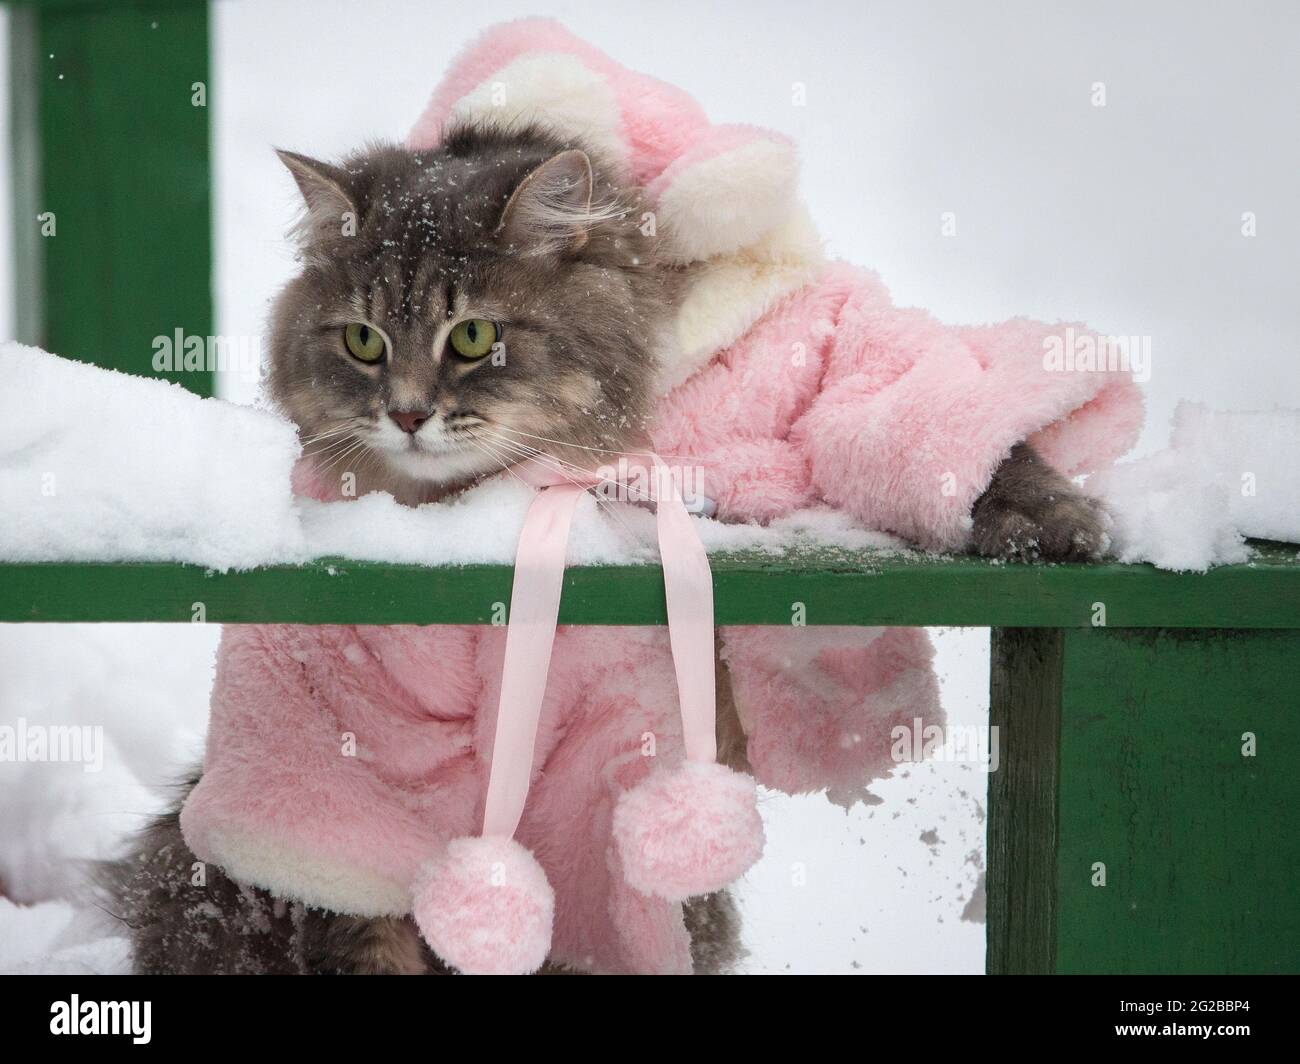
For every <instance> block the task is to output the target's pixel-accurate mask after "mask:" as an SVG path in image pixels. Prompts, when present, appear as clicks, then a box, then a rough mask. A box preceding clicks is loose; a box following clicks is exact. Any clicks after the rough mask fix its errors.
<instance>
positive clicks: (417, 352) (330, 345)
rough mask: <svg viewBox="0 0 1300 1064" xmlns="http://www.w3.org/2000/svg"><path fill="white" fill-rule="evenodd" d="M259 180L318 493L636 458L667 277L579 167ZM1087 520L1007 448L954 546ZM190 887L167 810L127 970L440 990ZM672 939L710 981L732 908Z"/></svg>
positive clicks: (355, 928)
mask: <svg viewBox="0 0 1300 1064" xmlns="http://www.w3.org/2000/svg"><path fill="white" fill-rule="evenodd" d="M281 158H282V160H283V161H284V163H285V165H286V166H287V167H288V169H289V170H290V172H291V173H292V175H293V177H294V179H295V181H296V182H297V184H298V187H299V189H300V191H301V193H302V196H303V199H304V201H305V204H306V211H305V215H304V217H303V220H302V222H301V224H300V225H299V226H298V229H297V239H298V241H299V246H300V250H301V259H302V269H301V271H300V272H299V274H298V275H297V276H296V277H295V278H293V279H292V280H291V281H290V282H289V283H288V285H287V286H286V288H285V289H284V291H283V292H282V293H281V294H280V296H279V297H278V299H277V300H276V303H275V305H274V308H273V312H272V326H271V343H270V345H269V347H270V372H269V377H268V388H269V393H270V396H271V398H272V399H273V400H274V402H275V404H276V405H277V406H278V407H279V409H280V410H281V411H283V412H284V413H285V414H286V415H287V416H288V417H289V418H291V419H292V420H293V421H294V422H295V423H296V425H297V426H298V428H299V432H300V436H301V439H302V442H303V446H304V453H305V454H306V455H308V456H310V457H311V459H312V461H313V463H314V465H315V467H316V468H317V469H318V470H320V471H321V472H322V475H335V476H337V475H338V474H339V473H341V472H342V471H343V470H345V469H346V470H347V471H349V472H350V473H352V474H353V475H355V477H356V485H355V491H356V493H357V494H358V495H360V494H364V493H366V492H370V491H387V492H389V493H391V494H392V495H393V496H394V497H395V498H396V499H397V500H399V501H400V502H403V503H407V504H411V505H415V504H419V503H422V502H426V501H429V500H432V499H436V498H440V497H442V496H444V495H447V494H449V493H452V492H455V491H457V490H459V489H460V488H463V487H464V486H466V485H468V484H471V483H473V482H474V481H476V480H478V479H480V478H482V477H486V476H491V475H496V474H499V473H501V472H502V471H503V470H505V469H507V467H509V466H510V465H512V464H513V463H515V462H517V461H519V460H521V459H524V458H528V457H530V456H532V455H535V454H537V453H538V452H539V451H540V452H542V453H544V454H546V455H550V456H552V457H553V458H555V459H559V460H562V461H566V462H572V463H575V464H578V465H582V466H584V467H591V466H592V465H593V464H595V463H596V462H598V461H600V460H602V459H607V458H609V457H611V456H613V455H617V454H618V453H620V452H624V451H626V450H628V449H629V448H631V447H634V446H639V445H640V442H641V441H642V440H643V439H644V438H645V435H646V429H647V426H648V424H649V418H650V416H651V409H652V399H653V396H652V388H651V381H652V376H653V370H654V367H655V363H656V358H657V356H658V352H659V351H660V349H661V347H662V345H664V344H667V343H669V342H670V340H669V335H670V322H671V320H672V315H673V311H674V307H675V301H676V299H677V298H678V296H679V294H680V293H681V292H682V290H683V285H684V284H685V283H686V281H687V276H686V275H687V273H688V272H689V269H690V267H681V266H667V265H664V264H663V263H662V262H660V261H659V259H658V258H657V256H656V253H655V245H654V240H653V237H647V236H646V235H645V234H644V233H642V232H641V231H640V230H638V229H637V228H636V227H635V226H634V224H633V220H634V219H636V218H638V216H639V205H640V202H641V193H640V192H639V191H638V190H637V189H635V188H631V187H626V186H625V185H624V184H622V183H621V182H620V179H619V176H618V171H617V170H616V169H615V168H614V167H611V166H609V165H607V164H605V163H604V162H602V160H601V158H600V155H599V153H598V152H597V151H595V150H593V149H592V148H591V147H590V146H589V145H584V144H581V143H578V142H576V141H574V140H570V139H564V138H560V137H558V136H556V135H554V134H552V133H550V132H548V131H547V130H545V129H543V128H540V127H532V126H523V127H520V128H515V129H510V130H505V131H503V130H501V129H499V128H496V127H480V126H475V125H472V124H470V125H465V126H462V127H461V128H459V129H457V130H455V131H454V132H453V133H452V134H451V135H450V136H448V137H447V138H445V140H444V141H443V143H442V145H441V146H440V147H438V148H436V149H433V150H430V151H425V152H414V151H410V150H407V149H404V148H400V147H396V146H388V145H380V146H372V147H369V148H367V149H365V150H364V151H362V152H360V153H358V154H355V155H353V156H351V157H350V158H348V159H346V160H344V161H343V162H341V163H340V164H338V165H329V164H326V163H322V162H318V161H315V160H312V159H309V158H307V157H305V156H301V155H296V154H293V153H289V152H282V153H281ZM539 445H540V446H539ZM1105 520H1106V519H1105V515H1104V513H1103V512H1102V511H1101V510H1100V509H1099V508H1098V506H1097V504H1096V503H1094V502H1093V501H1092V500H1090V499H1089V498H1088V497H1086V496H1085V495H1083V494H1082V493H1081V492H1080V491H1079V489H1078V488H1076V487H1075V486H1074V485H1073V484H1072V483H1071V482H1070V481H1068V480H1067V479H1066V478H1065V477H1063V476H1062V475H1061V474H1059V473H1057V472H1056V471H1054V470H1053V469H1052V468H1051V467H1050V466H1048V465H1047V464H1046V463H1045V462H1043V461H1042V460H1041V459H1040V458H1039V457H1038V455H1036V454H1035V453H1034V451H1033V449H1032V448H1031V447H1030V446H1029V445H1027V444H1025V443H1020V444H1017V445H1016V446H1015V448H1014V449H1013V450H1012V452H1011V454H1010V456H1009V457H1008V458H1007V460H1006V461H1005V462H1004V463H1003V465H1002V466H1001V467H1000V468H999V469H998V470H997V472H996V474H995V475H994V477H993V480H992V482H991V484H990V486H989V487H988V489H987V490H986V491H985V492H984V493H983V495H981V496H980V497H979V499H978V500H977V502H976V503H975V506H974V509H973V511H972V514H971V521H972V525H971V540H972V544H973V548H974V549H975V550H976V551H977V552H978V553H980V554H982V555H985V556H989V557H999V558H1012V559H1031V558H1041V559H1046V560H1082V559H1090V558H1095V557H1097V556H1099V555H1100V553H1101V552H1102V551H1103V550H1104V547H1105V545H1106V534H1105ZM720 664H721V663H720ZM727 682H728V680H727V675H726V671H725V668H720V669H719V687H720V691H719V694H720V698H719V724H718V727H719V738H720V743H719V746H720V759H721V760H723V761H724V763H728V764H730V765H732V767H742V766H743V765H744V763H745V755H744V736H743V733H742V732H741V730H740V726H739V722H738V720H737V719H736V715H735V712H734V709H733V708H732V707H731V703H730V699H729V697H728V695H727V691H726V689H725V688H726V685H727ZM196 779H197V777H196ZM196 779H192V780H190V781H189V783H188V784H187V785H186V786H185V787H184V788H183V791H184V793H188V791H189V790H190V789H192V787H193V786H194V784H195V782H196ZM183 796H184V795H182V798H183ZM178 808H179V807H178ZM197 866H198V863H197V862H196V860H195V858H194V855H193V854H192V853H191V852H190V851H189V849H188V848H187V846H186V844H185V841H184V839H183V837H182V834H181V830H180V826H179V819H178V816H177V812H176V810H173V811H171V812H169V813H167V814H165V815H164V816H162V817H160V818H158V819H157V820H155V821H154V822H153V823H152V824H151V825H150V826H148V827H147V828H146V829H145V830H144V832H143V833H142V834H141V836H140V837H139V839H138V840H137V841H136V843H135V845H134V848H133V851H132V852H131V853H130V854H129V855H128V856H127V858H125V859H124V860H123V861H122V862H120V863H119V864H118V865H116V866H115V867H114V869H113V871H112V875H111V879H112V890H113V892H114V895H115V901H114V905H115V911H116V912H117V913H118V914H119V915H120V916H121V918H122V919H123V920H124V922H125V923H126V925H127V926H128V928H129V929H130V934H131V938H132V943H133V947H134V956H135V965H136V968H137V969H138V970H139V971H142V972H278V973H291V972H301V973H309V972H310V973H378V972H392V973H443V972H446V971H448V968H447V966H446V965H445V964H443V962H442V961H441V960H440V959H439V958H437V957H436V956H434V955H433V954H432V953H431V952H430V950H429V949H428V947H427V946H426V945H425V944H424V943H423V941H422V940H421V938H420V935H419V933H418V931H417V929H416V928H415V925H414V923H413V922H412V921H411V920H410V919H409V918H397V917H385V918H377V919H367V918H360V917H354V916H344V915H340V914H335V913H327V912H323V911H321V910H313V909H309V908H307V907H305V906H303V905H301V904H298V903H291V902H285V901H282V900H279V899H276V898H275V897H273V896H272V895H270V894H269V893H268V892H266V891H264V890H261V889H254V888H250V887H246V886H241V885H240V884H237V883H235V882H234V881H232V880H230V879H229V878H227V877H226V876H225V875H224V874H223V873H222V872H221V870H220V869H215V868H208V869H207V870H206V875H207V880H206V883H205V888H206V889H205V890H204V891H203V893H202V895H201V901H200V902H196V900H195V898H196V893H195V888H194V887H193V886H192V885H191V877H192V876H193V875H194V874H195V873H194V869H195V868H196V867H197ZM214 906H215V907H216V908H217V909H218V910H219V913H218V914H217V917H216V918H215V919H214V918H213V913H212V908H213V907H214ZM685 916H686V923H687V927H688V930H689V931H690V933H691V941H692V959H693V961H694V965H695V969H696V970H697V971H722V970H726V969H728V968H729V967H730V966H732V965H733V964H734V962H735V961H736V959H737V957H738V956H739V955H740V948H739V932H738V925H739V921H738V919H737V914H736V909H735V906H734V904H733V902H732V900H731V899H730V898H729V897H728V896H727V895H726V894H725V893H719V894H713V895H708V896H705V897H703V898H696V899H693V900H692V901H691V902H690V903H688V904H687V906H686V909H685ZM569 971H570V970H569V969H566V968H562V967H560V966H557V965H549V964H548V965H547V966H545V967H544V968H543V969H542V972H543V973H545V974H567V973H568V972H569Z"/></svg>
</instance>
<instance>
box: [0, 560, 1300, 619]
mask: <svg viewBox="0 0 1300 1064" xmlns="http://www.w3.org/2000/svg"><path fill="white" fill-rule="evenodd" d="M713 570H714V588H715V594H716V606H717V619H718V623H719V624H789V623H790V622H791V620H792V617H793V615H794V610H795V608H796V605H797V604H800V603H802V605H803V608H804V614H805V616H806V621H807V623H808V624H814V625H823V624H862V625H967V626H991V627H997V626H1016V627H1062V628H1064V627H1075V626H1087V625H1090V624H1091V623H1092V617H1093V605H1094V603H1096V602H1098V601H1103V602H1105V603H1106V606H1107V611H1108V621H1109V623H1111V624H1120V623H1122V624H1124V625H1126V626H1129V627H1152V626H1166V627H1198V626H1199V627H1203V626H1205V625H1207V624H1210V623H1214V624H1219V625H1231V626H1233V627H1237V628H1295V627H1300V561H1297V559H1296V549H1295V548H1294V547H1280V546H1263V547H1261V548H1260V549H1259V551H1258V555H1257V558H1256V560H1255V561H1254V562H1253V563H1251V564H1247V565H1234V566H1225V567H1223V568H1221V569H1216V570H1213V571H1211V572H1209V573H1205V574H1179V573H1167V572H1160V571H1158V570H1156V569H1153V568H1151V567H1150V566H1131V565H999V564H995V563H992V562H987V561H983V560H981V559H978V558H939V557H933V556H928V555H924V554H917V553H912V552H906V551H898V552H874V551H867V552H862V553H848V552H844V551H832V550H822V551H807V552H802V553H791V554H787V555H782V556H774V555H752V554H750V555H745V554H736V555H723V556H715V557H714V558H713ZM511 572H512V570H511V568H510V567H509V566H503V565H469V566H459V567H446V568H431V567H424V566H417V565H387V564H380V563H372V562H355V561H344V560H341V559H326V560H323V561H319V562H314V563H312V564H309V565H304V566H272V567H269V568H266V569H258V570H252V571H248V572H230V573H225V574H218V573H213V572H210V571H207V570H204V569H202V568H200V567H197V566H187V565H172V564H154V563H140V564H97V563H85V564H48V565H16V564H0V621H187V620H189V619H190V614H191V608H192V604H193V603H195V602H203V603H205V605H206V611H207V618H208V619H209V620H211V621H222V622H227V623H244V622H264V621H275V622H294V623H300V624H343V623H348V624H484V623H490V621H491V620H492V617H493V604H494V603H497V602H506V601H508V600H509V595H510V582H511ZM560 618H561V620H562V621H563V623H565V624H614V625H618V624H626V625H631V624H663V623H664V622H665V620H666V617H665V612H664V593H663V576H662V573H661V572H660V570H659V569H658V568H657V567H656V566H641V565H636V566H606V567H590V568H572V569H570V570H569V571H568V573H567V575H566V577H565V589H564V599H563V602H562V605H561V609H560Z"/></svg>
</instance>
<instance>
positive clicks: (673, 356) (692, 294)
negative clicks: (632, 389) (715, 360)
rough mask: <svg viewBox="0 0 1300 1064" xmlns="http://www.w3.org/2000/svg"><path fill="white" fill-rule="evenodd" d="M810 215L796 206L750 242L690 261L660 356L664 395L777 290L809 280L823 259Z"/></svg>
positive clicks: (739, 332) (737, 333)
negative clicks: (670, 337) (688, 278)
mask: <svg viewBox="0 0 1300 1064" xmlns="http://www.w3.org/2000/svg"><path fill="white" fill-rule="evenodd" d="M825 261H826V260H825V256H824V254H823V252H822V247H821V240H820V238H819V237H818V235H817V230H816V229H815V228H814V227H813V224H812V219H811V218H809V217H808V214H807V212H806V211H805V210H804V209H803V208H798V209H797V210H796V211H795V212H794V213H793V214H792V215H791V216H790V217H789V218H788V219H787V220H786V221H785V222H784V223H783V224H781V225H779V226H778V227H777V228H776V229H773V230H772V231H771V232H769V233H768V234H767V235H766V236H765V237H763V238H762V239H761V240H759V241H758V242H757V243H756V244H753V245H751V246H750V247H747V248H742V249H741V250H740V251H738V252H736V253H735V254H732V255H727V256H721V257H719V258H717V259H714V260H712V261H710V262H708V263H705V264H703V265H701V266H699V267H696V271H697V273H698V279H697V280H696V281H695V283H694V284H693V285H692V287H691V288H690V290H689V291H687V293H686V294H685V296H684V297H683V299H682V304H681V308H680V310H679V311H678V313H677V327H676V337H675V341H676V342H675V343H674V345H673V347H672V349H671V350H670V351H668V352H667V353H665V354H664V355H663V356H661V359H660V369H659V393H660V394H661V395H666V394H667V393H668V392H670V391H672V390H673V389H674V388H675V387H677V385H679V384H681V383H682V382H683V381H685V380H686V379H687V378H688V377H689V376H690V375H691V374H692V373H694V372H695V371H696V370H697V369H699V368H700V367H701V366H703V365H704V364H705V363H706V362H708V361H709V359H711V358H712V357H713V355H714V354H715V353H716V352H718V351H720V350H722V348H724V347H726V346H728V345H729V344H731V343H733V342H734V341H736V340H737V339H739V338H740V337H741V336H743V335H744V334H745V332H746V330H748V329H749V327H750V326H751V325H753V324H754V322H756V321H757V320H758V319H759V318H760V317H762V316H763V314H764V313H765V312H766V311H767V310H768V309H769V308H770V307H771V306H772V305H773V304H774V303H775V302H776V301H777V300H779V299H780V298H781V297H782V296H786V295H789V294H790V293H791V292H794V291H796V290H798V289H800V288H802V287H803V286H804V285H806V284H808V283H809V282H810V281H812V280H814V279H815V278H816V276H817V274H818V273H819V272H820V271H821V268H822V266H823V265H824V263H825Z"/></svg>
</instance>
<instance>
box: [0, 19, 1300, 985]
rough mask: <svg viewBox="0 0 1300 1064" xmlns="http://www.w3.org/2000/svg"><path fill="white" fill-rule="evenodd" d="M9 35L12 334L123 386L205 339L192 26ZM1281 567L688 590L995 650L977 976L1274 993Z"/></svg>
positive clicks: (238, 580) (506, 576)
mask: <svg viewBox="0 0 1300 1064" xmlns="http://www.w3.org/2000/svg"><path fill="white" fill-rule="evenodd" d="M12 13H13V21H12V24H11V25H12V31H11V40H10V50H11V63H12V72H13V74H12V76H13V86H12V94H13V105H14V123H13V126H14V143H13V146H12V151H13V160H14V167H13V169H14V177H15V183H16V188H15V193H16V195H15V203H16V205H17V206H16V219H17V223H16V227H15V228H16V248H17V254H18V271H17V277H18V284H19V291H18V303H19V309H20V311H21V314H20V324H19V329H20V338H21V339H25V340H27V341H29V342H33V343H39V344H41V345H42V346H45V347H47V348H49V349H51V350H54V351H57V352H59V353H61V354H64V355H71V356H73V357H77V358H84V359H88V360H91V361H102V360H103V358H104V356H105V355H106V354H107V353H113V355H114V358H115V359H116V361H113V362H112V363H110V364H112V365H113V366H115V367H116V368H119V369H123V370H126V371H129V372H135V373H141V374H149V373H151V372H152V368H151V365H150V362H151V356H152V340H153V337H155V336H168V335H172V334H173V333H174V331H175V330H176V329H178V328H180V329H183V330H184V332H185V333H186V334H187V335H208V334H210V333H211V332H212V309H211V297H210V260H211V240H210V236H209V230H210V219H209V215H210V191H209V173H210V165H209V158H208V111H207V108H206V107H205V106H195V102H194V91H195V90H194V86H195V84H196V83H199V82H202V83H204V85H206V84H207V82H208V77H207V53H208V49H207V10H206V7H205V5H203V4H202V3H197V2H193V0H188V2H180V0H178V2H176V3H163V2H158V0H154V2H149V3H132V2H116V3H114V2H108V0H103V2H100V3H92V2H89V0H86V2H77V0H52V2H46V3H28V4H20V5H16V6H15V7H14V9H13V12H12ZM51 55H53V59H51V58H49V57H50V56H51ZM51 211H52V212H54V216H55V219H56V225H57V231H56V233H55V235H53V236H46V235H42V225H43V224H44V223H43V222H42V221H40V220H38V216H45V215H47V212H51ZM177 379H179V380H180V381H181V383H183V384H185V385H186V386H187V387H190V388H193V389H194V390H196V391H198V392H201V393H205V394H206V393H210V392H211V390H212V381H211V378H210V377H209V376H206V375H205V374H202V373H197V374H196V373H185V374H182V375H180V376H179V377H178V378H177ZM1298 554H1300V548H1297V547H1295V546H1292V545H1286V544H1257V545H1256V546H1255V557H1254V559H1253V560H1252V561H1251V562H1250V563H1248V564H1245V565H1233V566H1226V567H1223V568H1221V569H1217V570H1214V571H1212V572H1210V573H1207V574H1204V575H1192V574H1173V573H1166V572H1159V571H1156V570H1154V569H1152V568H1150V567H1149V566H1124V565H1116V564H1105V565H1089V566H1084V565H1059V566H1044V565H995V564H992V563H988V562H983V561H979V560H976V559H970V558H933V557H927V556H924V555H915V554H883V553H875V552H868V553H863V554H845V553H844V552H840V551H819V552H805V553H801V554H790V555H786V556H783V557H770V556H745V555H733V556H723V557H718V558H715V559H714V583H715V593H716V600H717V618H718V623H720V624H788V623H790V622H791V619H792V610H793V608H794V604H795V603H802V604H803V611H802V612H803V614H804V616H805V617H806V621H807V623H809V624H814V625H818V624H845V625H978V626H988V627H991V628H992V629H993V664H992V677H991V686H990V701H991V710H990V716H991V723H992V724H993V725H994V726H996V727H997V728H998V730H999V745H1000V751H1001V758H1000V760H1001V766H1000V768H999V770H998V771H997V772H995V773H993V774H992V775H991V776H990V787H989V821H988V914H989V915H988V970H989V971H990V972H999V973H1000V972H1283V971H1286V972H1295V971H1300V906H1297V904H1296V898H1297V887H1296V883H1297V881H1298V880H1300V832H1296V831H1294V830H1293V829H1292V827H1291V820H1292V819H1293V817H1294V814H1295V810H1296V809H1297V808H1300V772H1297V771H1296V766H1295V757H1296V754H1297V753H1298V752H1300V559H1298ZM510 578H511V574H510V570H509V568H508V567H505V566H484V565H476V566H462V567H453V568H425V567H419V566H410V565H383V564H375V563H365V562H355V561H347V560H343V559H323V560H321V561H318V562H315V563H313V564H310V565H304V566H290V567H269V568H266V569H260V570H256V571H251V572H238V573H233V572H232V573H225V574H219V573H214V572H210V571H207V570H204V569H202V568H199V567H194V566H185V565H168V564H99V563H85V564H48V565H14V564H7V565H6V564H0V621H175V622H183V621H190V620H192V619H193V618H194V617H195V616H202V617H204V618H205V619H206V620H207V621H209V622H221V623H255V622H293V623H300V624H323V623H356V624H362V623H364V624H403V623H405V624H437V623H457V624H482V623H488V622H489V621H490V619H491V616H492V613H493V609H494V605H495V604H496V603H500V602H505V601H508V598H509V592H510ZM565 584H566V586H565V592H564V600H563V606H562V609H561V620H562V621H563V622H564V623H567V624H613V625H617V624H624V625H627V624H662V623H663V621H664V601H663V585H662V580H661V576H660V574H659V573H658V571H657V570H654V569H648V568H644V567H636V566H625V567H602V568H575V569H571V570H569V572H568V574H567V575H566V579H565ZM197 604H202V610H197V609H196V605H197Z"/></svg>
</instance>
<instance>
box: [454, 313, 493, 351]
mask: <svg viewBox="0 0 1300 1064" xmlns="http://www.w3.org/2000/svg"><path fill="white" fill-rule="evenodd" d="M500 339H501V326H500V325H498V324H497V323H496V322H494V321H488V320H487V319H486V318H470V319H469V320H468V321H462V322H460V323H459V324H458V325H457V326H456V327H455V328H454V329H452V330H451V336H450V338H449V342H450V343H451V349H452V350H453V351H455V352H456V354H458V355H460V357H461V358H482V357H483V356H484V355H489V354H491V353H492V345H493V344H495V343H496V342H497V341H498V340H500Z"/></svg>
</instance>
